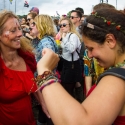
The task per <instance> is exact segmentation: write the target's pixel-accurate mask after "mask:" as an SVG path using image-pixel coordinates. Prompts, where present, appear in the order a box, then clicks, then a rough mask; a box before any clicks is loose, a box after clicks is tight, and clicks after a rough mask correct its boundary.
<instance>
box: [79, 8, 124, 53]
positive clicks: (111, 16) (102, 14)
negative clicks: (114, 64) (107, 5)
mask: <svg viewBox="0 0 125 125" xmlns="http://www.w3.org/2000/svg"><path fill="white" fill-rule="evenodd" d="M96 13H97V15H98V16H95V15H90V16H88V17H87V18H86V22H87V23H90V24H93V25H94V29H92V28H89V27H88V26H87V25H85V22H84V23H83V24H82V25H81V28H80V29H81V34H82V35H84V36H86V37H88V38H89V39H91V40H93V41H94V42H97V43H99V44H103V43H104V42H105V38H106V35H107V34H108V33H111V34H113V35H114V37H115V39H116V41H117V43H118V44H119V45H120V47H121V50H120V51H121V52H125V14H124V13H122V12H120V11H118V10H115V9H100V10H97V11H96ZM105 19H106V20H108V21H110V22H113V23H114V24H110V25H108V24H107V23H106V22H105ZM117 26H120V29H119V30H118V29H117V28H116V27H117Z"/></svg>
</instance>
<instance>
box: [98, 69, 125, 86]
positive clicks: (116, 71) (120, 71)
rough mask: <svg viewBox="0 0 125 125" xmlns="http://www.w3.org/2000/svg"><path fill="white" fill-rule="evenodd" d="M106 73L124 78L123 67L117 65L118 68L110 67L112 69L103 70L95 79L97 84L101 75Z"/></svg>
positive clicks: (124, 71) (124, 70)
mask: <svg viewBox="0 0 125 125" xmlns="http://www.w3.org/2000/svg"><path fill="white" fill-rule="evenodd" d="M107 75H113V76H116V77H119V78H121V79H123V80H125V69H124V68H119V67H118V68H112V69H109V70H107V71H105V72H104V73H103V74H101V75H100V76H99V78H98V79H97V84H98V83H99V81H100V80H101V79H102V77H104V76H107Z"/></svg>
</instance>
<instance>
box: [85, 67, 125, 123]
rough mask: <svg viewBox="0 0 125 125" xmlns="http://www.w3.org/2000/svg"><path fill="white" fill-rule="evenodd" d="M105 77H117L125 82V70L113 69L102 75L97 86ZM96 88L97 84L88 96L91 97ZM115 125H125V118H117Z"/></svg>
mask: <svg viewBox="0 0 125 125" xmlns="http://www.w3.org/2000/svg"><path fill="white" fill-rule="evenodd" d="M105 75H114V76H117V77H119V78H122V79H124V80H125V69H123V68H113V69H110V70H107V71H106V72H104V73H103V74H101V75H100V77H99V78H98V80H97V84H98V82H99V81H100V80H101V78H102V77H103V76H105ZM95 87H96V84H95V85H93V86H92V87H91V89H90V90H89V92H88V94H87V96H89V95H90V94H91V92H92V91H93V90H94V89H95ZM113 125H125V116H117V118H116V119H115V121H114V123H113Z"/></svg>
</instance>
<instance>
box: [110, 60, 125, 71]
mask: <svg viewBox="0 0 125 125" xmlns="http://www.w3.org/2000/svg"><path fill="white" fill-rule="evenodd" d="M124 65H125V60H124V61H123V62H122V63H118V64H116V65H115V66H112V67H109V69H112V68H115V67H123V66H124Z"/></svg>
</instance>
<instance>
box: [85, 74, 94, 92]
mask: <svg viewBox="0 0 125 125" xmlns="http://www.w3.org/2000/svg"><path fill="white" fill-rule="evenodd" d="M85 86H86V94H87V93H88V91H89V90H90V88H91V86H92V77H91V76H85Z"/></svg>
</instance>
